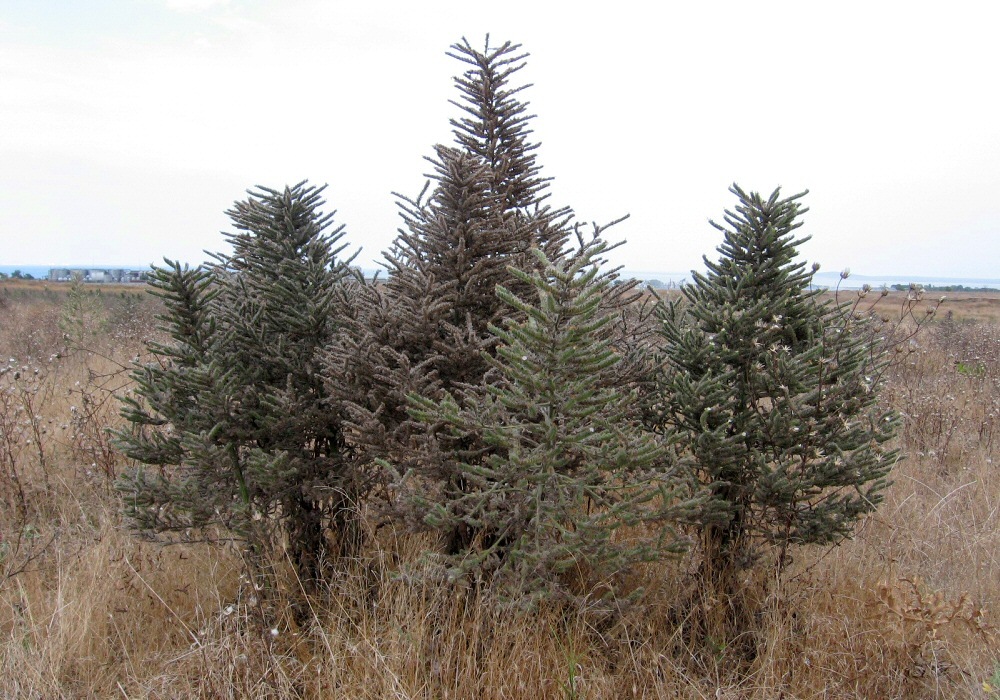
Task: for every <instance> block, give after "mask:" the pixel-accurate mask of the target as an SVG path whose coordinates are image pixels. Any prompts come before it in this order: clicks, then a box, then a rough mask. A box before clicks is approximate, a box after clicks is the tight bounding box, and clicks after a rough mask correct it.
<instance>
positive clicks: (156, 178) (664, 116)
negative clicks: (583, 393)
mask: <svg viewBox="0 0 1000 700" xmlns="http://www.w3.org/2000/svg"><path fill="white" fill-rule="evenodd" d="M997 27H1000V4H997V3H993V2H950V3H943V2H937V3H923V2H905V3H904V2H878V1H876V0H869V1H867V2H836V3H833V2H825V3H807V2H772V1H770V0H760V1H757V2H746V1H744V2H724V1H715V2H683V3H673V2H660V3H651V2H631V1H629V0H619V1H617V2H610V3H609V2H602V3H587V2H581V1H579V0H577V1H576V2H573V3H569V2H551V1H550V2H544V1H543V0H532V1H530V2H522V1H520V0H512V1H508V2H499V1H498V2H488V3H487V2H472V1H471V0H464V1H460V2H451V1H448V2H444V1H438V0H427V1H425V2H415V1H405V2H403V1H391V2H388V1H387V2H363V1H361V0H354V1H353V2H341V1H340V0H328V1H326V2H323V1H320V0H280V1H278V0H274V1H267V0H118V1H115V0H0V264H8V265H25V266H27V265H73V266H86V265H94V266H97V265H102V266H140V265H146V264H149V263H151V262H159V261H160V260H161V259H162V258H163V257H164V256H167V257H170V258H172V259H179V260H182V261H187V262H191V263H197V262H200V261H202V260H204V259H205V256H204V254H203V252H202V251H204V250H206V249H208V250H212V251H216V250H224V249H225V248H226V244H225V242H224V239H223V238H222V236H221V235H220V234H219V232H220V231H221V230H227V229H228V221H227V219H226V217H225V215H224V211H225V210H226V209H228V208H229V207H230V206H231V204H232V203H233V201H234V200H237V199H242V198H243V197H244V193H245V190H246V189H247V188H249V187H252V186H254V185H257V184H261V185H266V186H270V187H274V188H280V187H282V186H283V185H285V184H286V183H289V184H291V183H294V182H297V181H299V180H303V179H309V180H310V181H311V182H313V183H316V184H321V183H328V184H329V187H328V189H327V192H326V195H327V201H328V210H330V209H336V210H337V211H338V215H337V217H336V218H337V221H338V222H339V223H344V224H346V226H347V241H349V243H350V244H351V246H352V247H354V248H357V247H361V248H363V250H362V253H361V256H360V258H359V260H358V261H359V263H360V264H362V265H364V266H366V267H374V266H375V264H374V262H375V261H376V260H379V259H381V251H382V250H383V249H385V248H387V247H388V246H389V244H390V243H391V241H392V239H393V237H394V236H395V233H396V229H397V227H398V225H399V219H398V215H397V213H396V212H397V209H396V206H395V203H394V199H393V197H392V195H391V194H390V193H391V192H392V191H397V192H401V193H404V194H408V195H415V194H416V193H417V192H419V190H420V188H421V187H422V185H423V182H424V178H423V173H425V172H427V171H428V169H429V166H428V164H427V163H426V162H425V161H424V160H423V157H424V156H426V155H429V154H431V153H432V145H433V144H435V143H440V142H449V141H450V140H451V133H450V127H449V125H448V119H449V117H452V116H455V115H456V114H457V110H456V108H455V107H453V106H452V105H450V104H449V103H448V100H449V99H452V98H454V97H455V96H456V95H457V92H456V90H455V89H454V87H453V85H452V82H451V78H452V76H453V75H455V74H456V73H458V72H461V70H462V69H463V68H462V64H460V63H458V62H457V61H455V60H454V59H450V58H448V57H447V56H445V52H446V51H447V49H448V47H449V46H450V45H451V44H452V43H454V42H456V41H458V40H459V39H460V38H461V37H462V36H466V37H468V38H469V40H470V41H471V42H472V43H473V45H475V46H480V47H481V46H482V44H483V42H484V38H485V34H486V33H487V32H489V33H490V34H491V40H492V41H493V42H494V43H500V42H502V41H505V40H508V39H509V40H512V41H515V42H518V43H521V44H522V45H523V49H524V50H525V51H527V52H529V53H530V54H531V57H530V58H529V60H528V66H527V68H526V69H525V70H524V71H523V72H522V73H521V74H520V75H521V78H522V79H523V80H524V81H525V82H530V83H532V84H533V87H532V88H530V89H529V90H528V91H527V92H526V93H524V96H525V97H526V99H528V100H530V102H531V105H532V106H531V110H532V112H533V113H535V114H537V115H538V117H537V119H536V120H535V121H534V130H535V138H536V139H537V140H539V141H540V142H541V143H542V146H541V148H540V150H539V159H540V162H541V164H542V165H543V168H544V169H543V173H544V174H545V175H547V176H550V177H553V178H554V181H553V183H552V186H551V192H552V202H553V204H558V205H562V204H568V205H570V206H572V207H573V208H574V209H575V210H576V212H577V215H578V217H579V218H580V219H581V220H583V221H598V222H605V221H608V220H611V219H614V218H617V217H619V216H621V215H623V214H631V218H630V219H629V220H628V221H626V222H625V223H623V224H621V225H619V226H618V227H617V228H615V229H614V230H613V233H612V234H610V237H611V238H625V239H627V240H628V243H627V245H626V246H624V247H623V248H622V249H619V251H617V253H616V254H615V256H614V261H615V262H617V263H619V264H622V265H624V266H625V267H626V268H627V269H628V270H632V271H678V270H689V269H691V268H692V267H701V256H702V255H703V254H708V255H709V256H710V257H711V258H715V257H716V253H715V247H716V246H717V245H718V244H719V242H720V238H719V234H718V233H717V232H715V231H714V229H712V228H711V227H710V226H709V225H708V223H707V222H708V219H709V218H715V219H721V216H722V212H723V209H725V208H726V207H730V206H732V204H733V201H734V200H733V197H732V196H731V195H730V194H729V193H728V192H727V188H728V186H729V185H730V183H732V182H733V181H736V182H739V183H740V184H741V185H742V186H743V187H744V188H745V189H752V190H759V191H763V192H768V193H769V192H770V191H771V190H772V189H773V188H774V187H776V186H781V187H782V191H783V192H784V193H786V194H792V193H794V192H798V191H800V190H802V189H807V188H808V189H809V190H810V194H809V196H808V197H807V199H806V205H807V206H809V208H810V212H809V213H808V214H806V216H805V225H804V227H803V228H802V229H801V232H802V233H803V234H806V233H808V234H811V235H812V236H813V240H812V241H811V242H810V243H808V244H806V246H804V248H803V254H804V256H805V257H806V258H807V259H809V260H810V261H818V262H820V263H821V264H822V266H823V269H824V270H825V271H834V270H839V269H841V268H844V267H848V266H850V267H851V268H852V270H853V271H854V272H855V273H861V274H873V275H887V274H898V275H913V276H921V275H929V276H953V277H990V278H998V277H1000V266H998V261H1000V41H998V40H997V38H996V30H997Z"/></svg>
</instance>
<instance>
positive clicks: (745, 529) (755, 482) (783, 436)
mask: <svg viewBox="0 0 1000 700" xmlns="http://www.w3.org/2000/svg"><path fill="white" fill-rule="evenodd" d="M452 55H453V56H454V57H455V58H456V59H457V60H459V61H460V62H461V63H462V64H463V66H464V68H465V72H464V73H463V74H462V75H461V76H459V77H458V78H456V86H457V88H458V90H459V94H460V100H459V101H458V102H457V103H456V104H457V105H458V106H459V107H460V108H461V110H462V114H461V117H460V118H458V119H455V120H453V122H452V124H453V126H454V142H453V143H452V144H450V145H446V146H445V145H440V146H437V147H436V148H435V149H434V155H433V156H432V157H431V158H429V161H430V163H431V166H432V172H431V174H430V175H429V176H428V177H429V179H430V184H429V186H428V187H427V188H425V190H424V192H423V193H421V195H420V196H418V197H416V198H413V199H410V198H403V197H401V198H400V199H399V205H400V208H401V215H402V222H403V226H402V228H401V230H400V232H399V235H398V237H397V238H396V240H395V242H394V243H393V245H392V247H391V248H390V249H389V250H388V251H386V253H385V265H386V268H387V273H388V274H387V278H386V279H385V280H384V281H381V280H378V281H376V282H371V281H366V280H364V279H362V278H361V277H359V276H358V275H355V274H353V273H352V271H351V270H350V267H349V260H345V259H343V258H342V257H341V253H342V252H343V245H342V243H341V242H340V241H341V238H342V236H343V229H342V228H331V227H332V215H331V214H324V213H323V212H322V211H321V208H322V206H323V204H324V203H323V201H322V199H321V192H322V188H315V187H312V186H309V185H307V184H306V183H304V182H303V183H299V184H298V185H295V186H293V187H286V188H284V189H283V190H282V189H268V188H258V189H256V190H254V191H251V192H250V196H249V198H248V199H247V200H245V201H241V202H237V203H236V205H235V206H234V207H233V209H232V210H231V211H230V212H229V214H230V217H231V218H232V221H233V225H234V228H235V231H234V232H232V233H230V234H227V237H228V239H229V243H230V244H231V251H230V252H226V253H218V254H216V255H215V256H214V260H215V262H213V263H212V264H209V265H206V266H200V267H197V268H194V269H189V268H187V267H182V266H180V265H179V264H177V263H173V262H170V261H167V265H166V267H163V268H157V269H155V270H154V272H153V274H152V276H151V282H150V284H151V286H152V287H153V289H154V293H155V294H157V295H158V296H160V297H161V298H162V300H163V302H164V305H165V312H164V314H163V315H162V316H161V317H160V320H161V329H160V330H161V331H162V332H163V333H165V334H166V335H167V336H168V337H169V340H167V341H165V342H154V343H150V344H149V345H148V350H149V352H150V353H151V361H147V362H145V363H143V364H141V365H138V366H137V367H136V368H135V370H134V372H133V379H134V381H135V384H136V389H135V391H134V392H133V394H132V395H130V396H128V397H126V398H125V399H124V408H123V414H124V416H125V418H126V419H127V422H128V427H127V429H124V430H121V431H119V432H118V433H117V437H118V440H119V443H120V446H121V449H122V451H123V452H124V453H125V454H126V455H127V456H128V457H129V458H131V459H133V460H135V463H136V467H135V468H134V469H132V470H130V471H129V472H128V473H127V474H126V476H125V477H124V479H123V480H122V481H121V483H120V489H121V491H122V493H123V494H124V497H125V501H126V506H127V510H128V514H129V515H130V517H131V518H132V520H133V522H134V523H135V524H136V525H137V526H138V527H139V528H140V529H142V530H144V531H147V532H176V533H181V534H182V535H184V536H189V535H191V534H192V533H213V532H214V533H216V534H220V533H226V534H225V535H224V536H229V535H233V536H235V537H237V538H238V539H240V540H241V541H243V542H244V543H245V551H246V556H247V563H248V567H249V568H250V570H251V571H252V572H253V573H254V574H255V575H257V576H261V577H263V578H265V579H266V578H267V568H268V566H269V564H268V562H269V561H272V560H273V559H274V558H275V556H276V554H281V553H282V552H283V553H284V555H285V558H286V559H287V561H288V562H290V563H291V565H292V568H293V569H294V572H295V573H296V574H297V575H298V577H299V578H300V580H301V581H303V582H305V583H306V585H305V586H304V587H303V588H304V589H308V590H312V588H311V587H312V586H313V584H315V583H316V582H319V581H321V580H323V577H324V575H325V573H324V572H325V571H326V569H325V568H324V567H325V565H327V564H330V563H331V562H334V561H336V560H337V559H338V557H341V556H342V555H347V554H354V553H357V552H358V551H359V550H360V545H361V532H362V530H363V528H362V527H361V524H360V520H361V519H362V518H366V517H367V518H370V519H371V520H372V521H373V522H374V523H376V524H383V525H384V524H395V525H399V526H405V527H406V528H408V529H411V530H427V531H430V532H432V533H435V534H436V535H437V540H436V541H435V543H434V545H433V546H432V547H431V551H430V552H429V557H428V558H429V559H431V560H433V561H435V562H437V563H438V564H440V565H441V566H440V567H439V568H438V569H436V570H437V571H438V572H440V571H444V572H445V573H446V574H447V579H448V580H450V581H452V582H464V583H469V584H473V585H475V586H477V587H478V588H479V589H480V590H487V591H495V592H502V595H503V596H504V597H506V598H514V599H517V598H524V599H530V600H541V599H547V598H548V599H554V598H565V597H567V596H571V597H572V596H577V597H581V598H586V597H588V596H590V595H591V594H592V593H593V592H594V591H596V590H600V591H602V594H601V595H613V594H615V593H616V592H617V591H618V590H619V587H618V584H619V583H620V582H622V581H624V580H626V579H627V578H628V576H629V574H630V572H632V571H633V570H634V569H635V567H636V566H637V565H638V564H639V563H641V562H649V561H655V560H657V559H659V558H661V557H664V556H667V555H675V554H677V553H679V552H681V551H684V550H685V549H687V548H689V547H690V548H691V552H692V558H693V559H694V560H696V561H698V562H699V566H698V569H697V573H696V578H697V581H698V583H699V584H700V585H701V586H702V587H703V588H705V587H711V588H712V589H713V590H715V591H716V592H717V593H718V594H719V595H720V596H722V597H723V598H724V599H726V600H730V601H737V600H739V593H740V586H741V581H742V580H743V573H744V572H746V571H747V570H750V569H755V568H758V567H761V566H763V565H764V564H765V563H767V564H769V565H773V566H775V567H776V569H777V570H778V571H779V572H780V571H781V570H783V568H784V567H786V566H787V564H788V562H789V561H790V552H791V551H792V549H793V548H795V547H797V546H800V545H806V544H832V543H836V542H838V541H840V540H842V539H844V538H846V537H849V536H850V535H851V533H852V532H853V530H854V527H855V524H856V522H857V521H858V520H859V518H861V517H862V516H864V515H865V514H868V513H870V512H872V511H873V510H874V509H875V508H876V507H877V505H878V503H879V501H880V500H881V498H882V494H883V491H884V489H885V487H886V485H887V483H888V475H889V472H890V470H891V468H892V465H893V464H894V462H895V460H896V459H897V457H898V453H897V452H896V450H895V449H894V448H893V447H891V446H890V440H891V438H892V437H893V436H894V435H895V432H896V429H897V427H898V425H899V420H898V417H897V415H896V414H895V413H894V412H892V411H890V410H886V409H885V407H884V406H883V405H882V404H881V403H880V401H879V394H880V390H881V382H882V377H883V376H884V370H885V367H886V365H887V363H888V362H889V360H890V353H889V349H890V347H891V344H892V339H891V338H890V336H889V335H888V334H887V333H886V331H885V330H884V328H883V326H881V325H880V324H879V322H878V320H877V318H875V317H873V316H872V315H871V314H868V313H859V312H858V307H857V306H856V305H854V306H851V305H843V304H838V303H836V302H833V301H829V300H825V299H824V298H823V297H821V295H820V292H819V291H817V290H815V289H813V288H812V286H811V281H812V274H813V272H815V269H816V268H815V267H813V268H812V269H811V270H809V269H806V266H805V264H804V263H802V262H798V261H797V259H796V258H797V247H798V246H799V245H800V244H801V243H802V242H803V241H804V240H805V239H802V238H796V237H795V233H794V232H795V231H796V229H797V228H798V227H799V226H800V225H801V221H800V220H799V217H800V215H801V214H802V212H803V211H804V210H803V209H802V208H801V206H800V199H801V196H802V195H796V196H794V197H791V198H782V197H781V196H780V194H779V192H778V191H775V192H774V194H772V195H771V196H769V197H767V198H764V197H761V196H760V195H759V194H757V193H752V192H751V193H747V192H744V191H743V190H742V189H740V188H739V187H737V186H735V185H734V187H733V188H732V192H733V193H734V194H735V195H736V197H737V199H738V203H737V206H736V208H735V209H734V210H733V211H728V212H726V218H725V224H722V225H717V228H718V229H719V230H720V231H721V232H722V233H723V236H724V242H723V244H722V245H721V246H720V248H719V251H720V253H721V258H720V259H719V260H718V261H717V262H710V261H707V260H706V264H707V265H708V272H707V274H699V273H695V274H694V278H693V279H694V281H693V282H692V283H691V284H690V285H686V286H684V287H683V288H682V290H681V291H682V297H683V298H682V300H680V301H677V302H674V303H670V304H667V303H662V304H660V305H659V309H658V315H657V316H656V317H655V318H653V317H650V315H649V314H648V313H644V312H643V309H644V308H645V307H642V306H641V304H640V301H639V297H640V296H641V294H642V293H641V291H640V290H638V288H637V283H636V282H635V281H631V280H623V279H620V277H619V275H618V270H616V269H610V268H608V267H607V265H606V260H605V255H606V254H607V252H608V251H609V250H610V249H611V247H609V245H608V244H607V243H606V242H604V240H603V239H602V236H601V233H602V231H603V229H600V228H599V229H598V230H597V231H595V234H594V236H593V237H592V238H587V237H586V236H582V235H577V232H578V227H577V225H576V224H575V223H574V220H573V219H574V214H573V211H572V210H571V209H569V208H568V207H552V206H550V205H549V204H548V203H547V196H548V193H547V185H548V180H547V178H544V177H542V176H541V168H540V166H539V164H538V163H537V162H536V154H537V149H538V144H536V143H533V142H532V141H531V139H530V134H531V130H530V128H529V125H530V119H531V117H530V116H528V112H527V103H525V102H523V101H521V99H520V94H521V92H522V90H523V89H524V86H519V85H515V84H513V83H512V80H513V78H514V76H515V75H516V74H517V73H518V71H520V70H521V69H522V68H523V67H524V55H523V54H521V53H519V47H518V46H516V45H513V44H510V43H506V44H502V45H501V46H499V47H491V46H490V45H489V44H488V43H487V46H486V48H485V49H484V50H483V51H479V50H477V49H474V48H473V47H472V46H471V45H470V44H469V43H468V42H466V41H463V42H462V43H459V44H456V45H455V46H453V47H452ZM574 241H575V245H574V244H573V242H574ZM374 529H377V525H376V527H375V528H374ZM731 610H732V613H731V614H730V615H729V617H728V624H729V625H730V626H731V627H732V628H733V629H736V630H738V629H740V628H741V627H745V626H746V625H748V624H750V622H749V619H750V618H749V617H748V615H749V613H750V611H749V609H748V608H746V607H745V606H744V607H742V608H741V607H740V606H739V605H737V604H734V605H733V606H732V608H731Z"/></svg>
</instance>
